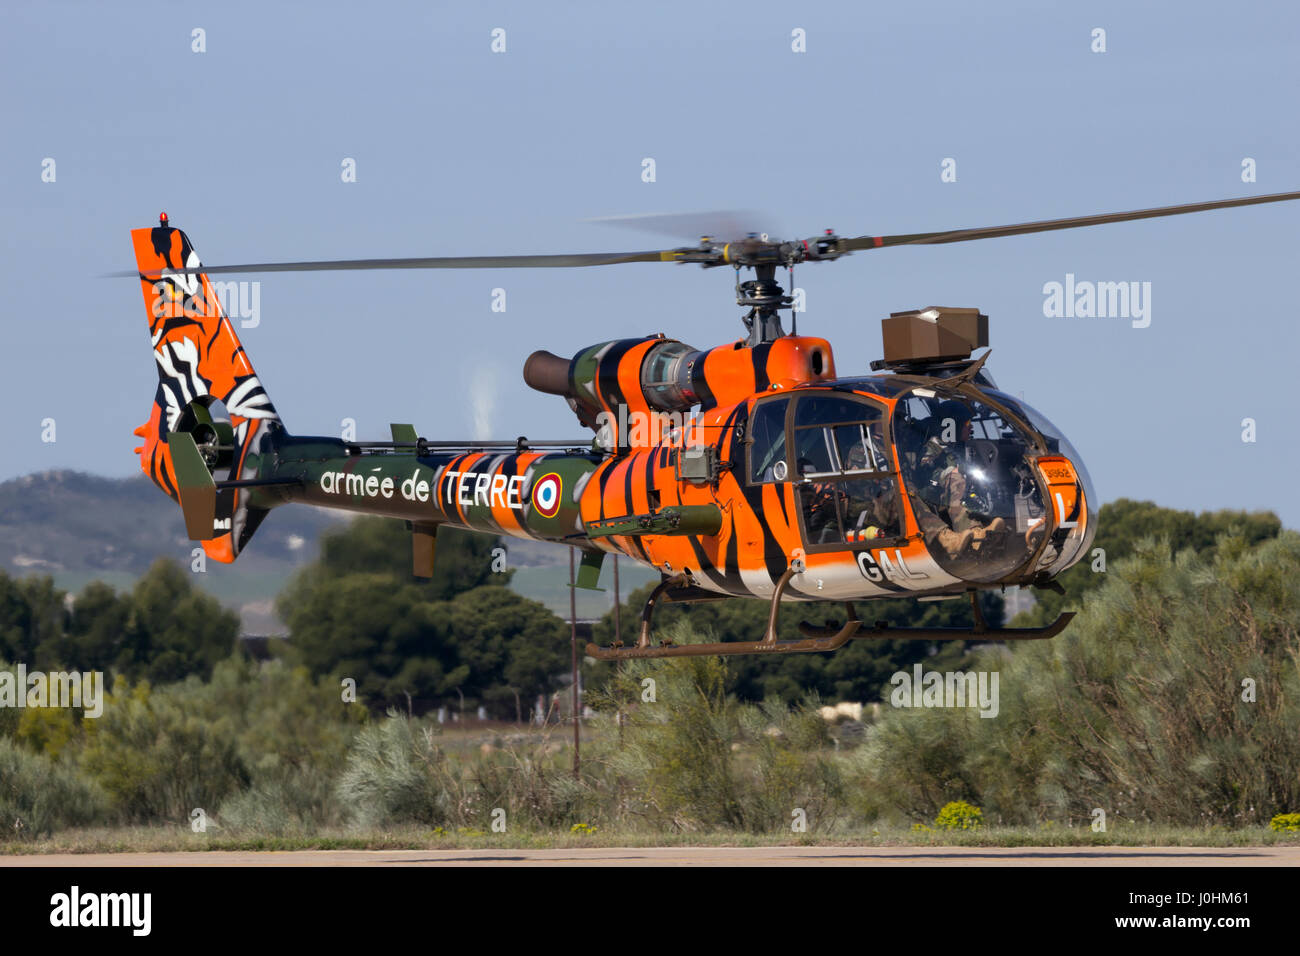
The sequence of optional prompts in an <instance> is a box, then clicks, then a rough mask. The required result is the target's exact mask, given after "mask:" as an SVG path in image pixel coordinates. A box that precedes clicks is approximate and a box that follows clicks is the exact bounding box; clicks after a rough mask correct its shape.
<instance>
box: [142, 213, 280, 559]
mask: <svg viewBox="0 0 1300 956" xmlns="http://www.w3.org/2000/svg"><path fill="white" fill-rule="evenodd" d="M131 241H132V243H133V244H134V246H135V262H136V268H137V269H138V270H139V273H140V288H141V291H142V292H143V294H144V303H145V310H146V313H147V315H148V319H149V338H150V343H151V345H152V346H153V357H154V363H155V365H156V367H157V369H158V390H157V392H156V393H155V394H154V402H153V408H152V409H151V411H150V414H149V420H148V421H147V422H145V423H144V424H143V425H141V426H139V427H138V428H136V429H135V434H136V435H137V436H138V437H140V438H142V439H144V444H143V445H141V446H139V447H137V448H136V449H135V451H136V454H138V455H139V456H140V467H141V468H142V469H143V470H144V472H145V474H147V475H148V476H149V477H150V478H151V479H152V480H153V482H154V483H155V484H156V485H158V487H159V488H161V489H162V490H163V491H165V492H166V493H167V494H168V495H169V496H170V497H171V498H172V499H173V500H174V501H177V502H178V503H179V501H180V497H179V490H178V489H179V484H178V482H177V479H176V471H175V467H174V465H173V463H172V460H171V453H170V451H169V449H168V447H167V435H168V434H169V433H171V432H173V431H177V430H180V431H189V432H192V433H193V434H194V436H195V440H196V443H197V444H198V445H199V446H200V448H201V449H202V450H203V452H204V457H205V459H206V460H207V461H208V464H209V467H210V468H211V469H212V472H213V476H214V478H215V479H216V480H218V481H223V480H227V479H248V478H254V477H256V476H257V469H258V465H259V462H260V457H261V455H262V454H263V453H264V452H265V451H267V450H269V447H270V443H271V442H272V441H273V438H274V436H275V435H276V434H278V433H279V432H280V431H281V430H282V426H281V424H280V418H279V415H277V414H276V411H275V406H274V405H272V404H271V399H270V398H269V397H268V396H267V394H266V390H265V389H263V388H262V384H261V382H260V381H259V380H258V378H257V373H256V372H254V371H253V366H252V363H250V362H249V360H248V356H247V355H246V354H245V352H244V347H243V346H242V345H241V344H240V342H239V337H238V336H237V335H236V334H235V328H234V325H233V324H232V323H231V321H230V319H229V317H228V316H227V315H226V314H225V311H224V310H223V309H222V306H221V301H220V299H219V297H218V295H217V292H216V290H215V289H214V288H213V284H212V283H211V282H209V281H208V277H207V276H206V275H204V274H202V273H191V274H184V273H182V274H179V275H176V274H167V273H168V270H178V269H196V268H198V267H199V266H200V262H199V257H198V255H197V254H196V253H195V251H194V248H193V246H191V245H190V240H189V237H187V236H186V235H185V233H183V232H182V231H181V230H179V229H175V228H172V226H171V225H170V224H169V223H168V221H167V214H166V213H163V214H162V216H160V217H159V223H158V225H157V226H154V227H152V228H148V229H133V230H131ZM218 402H220V403H221V405H222V406H224V407H225V411H226V412H227V413H228V415H229V418H228V420H227V419H226V418H225V417H223V416H221V415H220V406H218V405H217V403H218ZM247 496H248V492H247V491H246V490H243V489H227V490H223V491H220V492H219V493H218V494H217V508H216V517H215V519H214V526H213V527H214V530H216V531H217V532H218V534H217V536H216V537H214V538H212V539H211V540H208V541H204V542H203V549H204V551H206V552H207V555H208V557H210V558H212V559H214V560H216V561H224V562H230V561H233V560H235V557H236V556H237V555H238V554H239V552H240V550H241V549H242V548H243V546H244V544H245V543H247V541H248V539H249V538H250V537H251V536H252V534H253V531H255V530H256V528H257V526H258V524H260V523H261V520H262V518H263V517H265V515H266V512H265V511H264V510H262V509H259V508H252V507H249V506H248V505H247V502H246V499H247Z"/></svg>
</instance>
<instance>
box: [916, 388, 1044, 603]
mask: <svg viewBox="0 0 1300 956" xmlns="http://www.w3.org/2000/svg"><path fill="white" fill-rule="evenodd" d="M894 441H895V442H896V444H897V446H898V454H899V464H900V468H901V474H902V478H903V482H904V484H905V486H906V488H907V493H908V496H909V497H910V499H911V502H912V507H913V510H914V512H915V514H916V520H917V524H918V525H919V526H920V530H921V534H922V536H923V537H924V539H925V543H926V546H927V547H928V548H929V550H930V554H931V556H932V557H934V559H935V560H936V561H937V562H938V563H939V565H940V566H941V567H943V568H944V570H946V571H948V572H949V573H950V574H953V575H956V576H957V577H960V578H962V579H963V580H967V581H980V582H989V581H997V580H999V579H1001V578H1004V577H1006V576H1008V575H1010V574H1012V573H1014V572H1016V571H1017V570H1019V569H1020V568H1022V567H1023V566H1024V565H1025V564H1026V562H1027V561H1028V559H1029V556H1030V555H1031V554H1032V552H1033V550H1034V548H1036V547H1037V546H1038V544H1039V541H1040V538H1041V535H1042V533H1043V531H1044V530H1045V529H1044V528H1043V527H1042V526H1043V524H1044V509H1043V498H1042V494H1041V492H1040V490H1039V485H1038V482H1037V481H1036V480H1035V478H1034V475H1033V472H1032V470H1031V465H1030V462H1029V460H1028V459H1027V458H1026V456H1027V455H1033V454H1035V453H1036V452H1035V449H1034V446H1033V445H1032V444H1031V443H1030V441H1029V439H1028V437H1027V436H1026V435H1024V434H1022V433H1021V432H1020V431H1019V430H1018V429H1017V428H1016V427H1014V426H1013V425H1011V424H1010V423H1009V422H1007V421H1004V420H1003V418H1002V417H1001V416H1000V415H999V414H998V412H997V411H996V410H994V409H993V408H992V407H991V406H988V405H986V404H984V403H981V402H978V401H972V400H970V399H968V398H966V397H964V396H960V397H959V396H957V395H955V394H952V393H943V392H938V393H936V392H935V391H934V390H931V389H926V388H917V389H914V390H913V391H911V392H910V393H908V394H907V395H905V396H904V397H903V398H902V399H901V400H900V401H899V403H898V406H897V408H896V410H895V413H894Z"/></svg>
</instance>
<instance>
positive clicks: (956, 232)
mask: <svg viewBox="0 0 1300 956" xmlns="http://www.w3.org/2000/svg"><path fill="white" fill-rule="evenodd" d="M1289 199H1300V192H1292V193H1271V194H1270V195H1267V196H1250V197H1247V198H1245V199H1219V200H1216V201H1214V202H1196V203H1187V204H1185V205H1182V206H1158V207H1156V208H1155V209H1135V210H1133V211H1132V212H1107V213H1102V214H1100V215H1097V216H1076V217H1074V218H1072V219H1046V220H1042V221H1040V222H1022V223H1016V224H1014V225H1010V226H981V227H978V228H975V229H952V230H949V231H947V232H916V233H912V234H910V235H903V236H858V237H857V238H856V239H844V240H841V242H840V248H841V249H844V250H846V251H849V252H854V251H857V250H859V249H881V248H884V247H885V246H928V245H937V244H939V243H944V242H966V241H967V240H970V239H996V238H998V237H1000V236H1023V235H1026V234H1028V233H1031V232H1051V231H1052V230H1054V229H1077V228H1079V227H1081V226H1100V225H1103V224H1105V223H1108V222H1129V221H1131V220H1133V219H1156V218H1158V217H1160V216H1181V215H1182V214H1183V213H1188V212H1206V211H1207V210H1210V209H1228V208H1230V207H1232V206H1255V205H1258V204H1260V203H1266V202H1285V201H1287V200H1289Z"/></svg>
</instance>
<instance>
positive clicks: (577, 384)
mask: <svg viewBox="0 0 1300 956" xmlns="http://www.w3.org/2000/svg"><path fill="white" fill-rule="evenodd" d="M834 378H835V359H834V356H833V353H832V352H831V345H830V343H829V342H827V341H826V340H825V339H820V338H814V337H811V336H799V335H786V336H782V337H781V338H779V339H777V340H775V341H773V342H767V343H764V344H761V345H757V346H752V347H751V346H748V345H746V344H745V343H744V342H743V341H741V342H734V343H731V344H729V345H720V346H718V347H717V348H713V349H707V350H701V349H696V348H693V347H692V346H689V345H687V344H685V343H684V342H679V341H677V340H676V339H670V338H666V337H664V336H662V335H657V336H648V337H646V338H641V339H619V340H615V341H612V342H601V343H599V344H597V345H592V346H589V347H587V348H585V349H583V350H582V351H580V352H578V354H577V355H575V356H574V357H573V358H572V359H564V358H561V357H560V356H558V355H554V354H552V353H551V352H547V351H545V350H540V351H537V352H534V353H533V354H532V355H530V356H529V357H528V360H527V361H526V362H525V363H524V381H525V382H527V383H528V385H529V386H530V387H532V388H535V389H537V390H538V391H540V392H546V393H547V394H549V395H560V396H563V397H564V398H565V399H566V400H567V401H568V403H569V407H570V408H572V409H573V411H574V413H575V414H576V415H577V416H578V421H580V422H581V423H582V424H583V425H585V426H586V427H588V428H591V429H593V430H599V429H600V427H601V424H602V421H601V416H602V413H603V414H604V415H606V416H608V418H606V419H605V421H611V420H612V421H625V420H627V417H630V416H632V415H635V414H638V413H639V414H653V413H658V412H666V413H674V412H676V413H684V412H688V411H690V410H691V409H692V408H694V407H696V406H700V408H701V409H703V410H708V409H710V408H716V407H720V406H726V405H734V404H736V403H737V402H741V401H744V400H745V399H747V398H749V397H750V396H751V395H754V394H755V393H758V392H764V391H767V390H768V389H772V388H793V387H794V386H796V385H800V384H803V383H805V382H823V381H829V380H831V379H834ZM621 416H624V417H621Z"/></svg>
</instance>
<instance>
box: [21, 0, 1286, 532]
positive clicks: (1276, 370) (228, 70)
mask: <svg viewBox="0 0 1300 956" xmlns="http://www.w3.org/2000/svg"><path fill="white" fill-rule="evenodd" d="M196 27H199V28H202V29H203V30H205V31H206V45H207V51H206V52H204V53H201V54H197V53H194V52H192V51H191V31H192V30H193V29H194V28H196ZM497 27H500V28H503V29H505V31H506V52H505V53H502V54H494V53H492V51H491V49H490V45H491V31H492V30H493V29H494V28H497ZM1098 27H1100V28H1103V29H1105V31H1106V44H1107V52H1105V53H1093V52H1091V50H1090V46H1091V44H1092V38H1091V34H1092V31H1093V29H1094V28H1098ZM795 28H800V29H802V30H804V31H805V32H806V37H807V40H806V45H807V52H805V53H794V52H792V50H791V31H792V30H794V29H795ZM1298 45H1300V9H1297V8H1294V7H1287V6H1284V5H1266V4H1226V3H1225V4H1206V3H1149V4H1141V5H1137V4H1124V3H1090V4H1087V5H1078V6H1075V7H1070V6H1066V5H1045V4H1039V3H1007V4H980V5H974V4H969V3H916V4H864V3H818V4H816V5H807V6H803V7H798V6H794V5H790V4H778V3H762V2H757V3H748V4H745V5H743V7H736V6H735V5H721V4H719V5H706V4H700V3H671V2H666V3H655V4H645V5H640V4H639V5H635V6H631V5H623V4H608V3H572V4H564V5H562V6H560V5H539V4H531V3H482V4H446V3H437V4H432V3H420V4H399V3H391V4H390V3H381V4H370V5H366V4H352V3H349V4H334V3H328V2H325V3H315V4H305V3H304V4H299V3H295V4H280V5H272V4H251V3H220V4H217V3H175V2H168V3H131V4H111V5H110V4H93V3H66V2H65V3H53V4H36V3H24V2H14V3H8V4H6V5H5V6H4V8H3V10H0V72H2V73H3V83H2V84H0V97H2V99H0V103H2V112H0V116H3V121H4V136H3V138H2V139H0V213H2V215H3V222H4V226H5V228H4V232H3V242H4V253H5V254H4V257H3V265H0V269H2V270H3V279H4V288H5V289H6V291H7V295H5V297H4V308H3V313H2V314H0V322H3V327H4V339H3V341H4V348H3V350H0V354H3V363H4V364H3V379H2V380H0V381H2V382H3V384H2V385H0V388H2V389H3V398H4V402H5V406H6V414H5V415H4V417H3V423H2V424H0V430H2V431H0V434H2V437H3V445H2V446H0V447H3V448H4V449H5V453H4V457H3V459H0V478H8V477H12V476H15V475H19V474H23V473H27V472H31V471H36V470H40V469H44V468H55V467H57V468H79V469H83V470H89V471H95V472H100V473H104V474H110V475H126V474H131V473H134V471H135V470H136V469H137V465H136V459H135V456H134V455H133V454H132V452H131V449H132V447H133V446H134V444H135V440H134V439H133V437H132V435H131V429H132V428H133V427H134V426H135V425H137V424H139V423H140V422H142V421H143V420H144V419H145V417H146V416H147V413H148V410H149V404H150V401H151V399H152V396H153V392H154V388H155V383H156V376H155V372H154V367H153V360H152V358H151V356H150V352H149V348H148V339H147V325H146V321H145V315H144V308H143V304H142V302H141V298H140V293H139V290H138V286H137V284H136V283H135V282H134V281H132V280H129V279H128V280H122V279H118V280H110V279H104V278H101V276H102V274H103V273H106V272H111V271H114V270H121V269H129V268H131V267H132V264H133V263H132V256H131V245H130V237H129V235H128V231H129V230H130V229H131V228H135V227H140V226H147V225H150V224H151V223H152V222H153V221H154V220H155V218H156V216H157V214H158V212H159V211H160V210H163V209H165V210H166V211H167V212H168V213H169V215H170V216H171V218H172V221H173V223H174V224H175V225H178V226H180V227H182V228H184V229H185V230H186V231H187V232H188V233H189V235H190V238H191V239H192V240H193V242H194V245H195V247H196V248H197V250H198V252H199V254H200V255H201V256H202V257H203V259H204V261H205V262H208V263H219V262H243V261H250V260H282V259H316V258H320V259H325V258H345V257H370V256H419V255H475V254H487V253H533V252H573V251H602V250H615V249H645V248H654V247H657V246H660V245H663V244H665V240H664V239H663V237H660V236H657V235H654V234H646V233H640V232H636V231H630V230H628V231H624V230H618V229H613V228H610V227H608V226H602V225H595V224H591V223H585V222H583V221H582V220H583V219H585V218H588V217H596V216H608V215H618V214H640V213H669V212H679V211H688V210H716V209H753V210H757V211H758V212H760V213H761V214H762V216H763V219H762V221H763V223H765V224H766V225H765V226H764V228H766V229H767V230H768V231H769V232H771V233H774V234H779V235H784V236H809V235H813V234H815V233H817V232H820V231H821V230H822V229H824V228H827V227H833V228H834V229H835V230H836V231H837V232H839V233H840V234H842V235H859V234H863V233H893V232H913V231H925V230H932V229H944V228H961V227H968V226H975V225H986V224H1000V223H1005V222H1018V221H1023V220H1028V219H1037V218H1052V217H1059V216H1068V215H1079V214H1087V213H1094V212H1103V211H1110V210H1123V209H1131V208H1140V207H1144V206H1153V205H1164V204H1170V203H1179V202H1190V201H1196V200H1207V199H1217V198H1226V197H1231V196H1245V195H1251V194H1256V193H1268V192H1279V191H1284V190H1292V189H1297V188H1300V127H1298V125H1297V123H1296V119H1295V115H1296V113H1295V107H1296V104H1295V99H1296V92H1297V90H1300V75H1298V74H1300V56H1297V52H1298V51H1297V46H1298ZM47 157H49V158H53V159H54V160H55V161H56V164H57V165H56V173H57V179H56V181H55V182H54V183H45V182H42V181H41V169H42V161H43V159H45V158H47ZM345 157H351V158H353V159H355V160H356V164H357V181H356V182H355V183H343V182H341V178H340V164H341V162H342V161H343V159H344V158H345ZM646 157H652V158H654V160H655V163H656V181H655V182H653V183H645V182H642V179H641V169H642V159H643V158H646ZM1245 157H1250V158H1252V159H1254V160H1255V162H1256V164H1257V182H1255V183H1243V182H1242V179H1241V163H1242V160H1243V158H1245ZM945 158H953V159H955V160H956V164H957V166H956V169H957V181H956V182H951V183H945V182H941V180H940V164H941V162H942V161H943V160H944V159H945ZM689 239H690V237H683V242H686V241H689ZM1297 240H1300V203H1295V204H1281V205H1276V206H1267V207H1256V208H1248V209H1243V210H1230V211H1224V212H1216V213H1209V214H1204V215H1198V216H1188V217H1183V218H1179V219H1167V220H1160V221H1153V222H1145V223H1131V224H1121V225H1113V226H1105V227H1099V228H1094V229H1085V230H1079V231H1073V232H1062V233H1054V234H1047V235H1039V236H1028V237H1020V238H1012V239H997V240H988V241H984V242H978V243H969V244H956V245H948V246H935V247H929V248H924V247H921V248H910V249H894V250H882V251H880V252H876V253H868V254H859V255H855V256H852V257H849V258H847V259H844V260H841V261H839V262H837V263H834V264H820V265H818V264H810V265H807V266H804V267H801V268H800V269H799V270H797V273H796V279H797V285H799V286H800V287H802V288H804V289H805V290H806V293H807V297H808V299H807V302H808V311H807V312H806V313H805V314H804V315H802V316H801V317H800V328H801V330H802V331H804V332H807V333H811V334H818V335H823V336H826V337H828V338H830V339H831V340H832V342H833V343H834V347H835V354H836V361H837V366H838V369H839V371H840V372H841V373H842V374H845V373H855V372H861V371H864V370H865V369H866V367H867V364H868V363H869V362H870V361H871V360H872V359H873V358H876V357H878V356H879V352H880V332H879V324H878V319H880V318H882V317H883V316H885V315H887V314H888V313H889V312H891V311H898V310H902V309H908V308H917V307H922V306H927V305H933V304H941V305H955V306H970V305H975V306H978V307H980V308H981V309H982V310H983V311H985V312H986V313H988V314H989V315H990V316H991V327H992V345H993V355H992V357H991V358H990V360H989V368H990V369H991V371H992V372H993V373H994V375H995V377H996V378H997V380H998V382H999V384H1000V385H1001V386H1002V387H1003V388H1004V389H1006V390H1007V391H1009V392H1012V393H1023V394H1024V397H1025V399H1026V400H1027V401H1029V402H1030V403H1031V404H1033V405H1034V406H1036V407H1037V408H1039V409H1040V410H1041V411H1043V412H1044V413H1045V414H1046V415H1047V416H1048V417H1049V418H1051V419H1053V420H1054V421H1055V422H1056V424H1057V425H1059V426H1060V427H1061V428H1062V429H1063V430H1064V431H1065V432H1066V434H1067V435H1068V436H1069V437H1070V439H1071V440H1072V441H1073V443H1074V444H1075V446H1076V447H1077V448H1078V449H1079V451H1080V452H1081V453H1082V454H1083V456H1084V459H1085V461H1086V464H1087V466H1088V468H1089V470H1090V471H1091V473H1092V477H1093V480H1094V483H1095V484H1096V485H1097V488H1098V491H1099V492H1100V494H1101V496H1102V498H1103V500H1112V499H1114V498H1117V497H1120V496H1128V497H1136V498H1149V499H1153V500H1156V501H1158V502H1159V503H1161V504H1165V505H1169V506H1175V507H1181V508H1192V509H1205V508H1221V507H1243V508H1271V509H1274V510H1276V511H1278V512H1279V513H1280V514H1281V515H1282V516H1283V518H1284V520H1285V521H1286V522H1287V523H1288V524H1289V525H1291V526H1293V527H1294V526H1300V501H1298V500H1297V496H1295V495H1293V494H1292V495H1288V493H1287V492H1285V490H1284V489H1285V488H1286V487H1287V486H1288V482H1287V481H1286V479H1285V476H1286V475H1289V474H1294V473H1295V472H1296V470H1297V466H1298V465H1300V452H1298V451H1297V438H1300V429H1297V427H1296V423H1295V420H1294V417H1293V411H1292V410H1293V408H1294V406H1295V399H1294V392H1293V387H1292V386H1293V383H1292V382H1291V378H1292V375H1293V373H1290V372H1287V371H1286V369H1287V368H1288V367H1289V364H1290V361H1291V358H1292V353H1293V352H1294V351H1295V348H1296V346H1297V344H1300V333H1297V332H1296V325H1295V321H1296V320H1295V318H1294V316H1293V314H1292V313H1293V311H1294V309H1295V294H1294V287H1293V276H1294V275H1295V272H1296V250H1297V244H1298V243H1297ZM667 244H675V243H671V242H668V243H667ZM1067 274H1073V275H1074V276H1075V277H1076V279H1077V280H1080V281H1082V280H1088V281H1136V282H1150V283H1151V289H1152V293H1151V310H1152V316H1151V318H1152V321H1151V324H1150V326H1149V327H1148V328H1144V329H1135V328H1133V327H1132V326H1131V323H1130V322H1129V321H1127V320H1125V319H1122V318H1091V319H1080V318H1070V319H1067V318H1048V317H1046V316H1044V314H1043V302H1044V294H1043V286H1044V284H1045V283H1048V282H1054V281H1055V282H1063V281H1064V280H1065V277H1066V275H1067ZM251 278H257V279H260V281H261V322H260V325H259V326H258V327H257V328H256V329H248V330H245V331H243V332H242V333H241V336H242V338H243V341H244V344H245V346H246V348H247V350H248V352H249V354H250V356H251V357H252V360H253V363H254V365H255V366H256V368H257V370H258V372H259V373H260V375H261V378H262V381H263V383H264V384H265V385H266V387H267V390H268V391H269V393H270V394H271V397H272V398H273V400H274V401H275V403H276V405H277V407H278V409H279V411H280V413H281V415H282V416H283V418H284V420H285V422H286V424H287V426H288V427H289V429H290V430H291V431H294V432H298V433H303V434H307V433H322V434H337V433H338V430H339V423H340V420H341V419H343V418H354V419H355V420H356V422H357V426H358V431H359V437H375V438H384V437H387V424H388V422H390V421H411V422H414V423H415V424H416V426H417V428H418V429H419V430H420V433H421V434H424V435H427V436H429V437H431V438H435V437H437V438H456V437H462V436H467V435H470V434H472V433H473V431H474V430H475V428H476V427H479V428H488V429H490V430H491V432H492V433H494V434H496V435H500V436H507V437H513V436H515V435H519V434H528V435H532V436H534V437H567V436H570V435H576V434H578V433H579V431H580V429H579V427H578V426H577V424H576V422H574V421H573V419H572V416H571V415H570V413H569V412H568V410H567V408H566V407H565V406H564V405H563V403H562V402H561V401H560V400H558V399H555V398H551V397H548V396H541V395H538V394H535V393H532V392H530V391H529V390H528V389H527V388H526V387H525V386H524V385H523V382H522V379H521V378H520V368H521V367H522V364H523V361H524V359H525V358H526V357H527V355H528V354H529V352H531V351H532V350H533V349H536V348H542V347H544V348H548V349H550V350H552V351H554V352H557V353H559V354H563V355H569V354H572V353H573V352H575V351H577V350H578V349H579V348H581V347H583V346H585V345H587V344H590V343H593V342H597V341H601V340H603V339H608V338H616V337H625V336H633V335H640V334H646V333H653V332H660V331H662V332H665V333H667V334H668V335H670V336H673V337H676V338H681V339H683V340H685V341H687V342H689V343H691V344H693V345H695V346H697V347H707V346H710V345H713V344H718V343H721V342H725V341H729V340H731V339H734V338H735V337H737V336H738V335H739V334H740V332H741V326H740V322H739V315H740V310H739V309H737V308H736V307H735V306H734V305H733V304H732V294H731V278H732V277H731V275H730V273H728V272H724V271H722V270H711V271H707V272H706V271H703V270H700V269H697V268H695V267H690V266H669V265H662V266H655V265H628V266H619V267H612V268H603V269H582V270H557V271H518V272H503V271H492V272H477V271H475V272H464V273H452V272H431V273H423V274H421V273H414V272H399V273H370V274H359V273H343V274H334V275H322V274H311V275H268V276H260V277H257V276H254V277H251ZM494 288H504V289H505V290H506V293H507V311H506V312H505V313H493V312H492V311H491V308H490V306H491V296H492V290H493V289H494ZM344 376H345V377H346V381H341V380H340V379H341V378H342V377H344ZM1248 417H1249V418H1253V419H1255V421H1256V423H1257V441H1256V442H1254V443H1243V442H1242V440H1241V431H1242V428H1241V422H1242V419H1244V418H1248ZM44 418H54V419H55V421H56V422H57V441H56V442H54V443H53V444H49V443H44V442H42V441H41V421H42V419H44Z"/></svg>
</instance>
